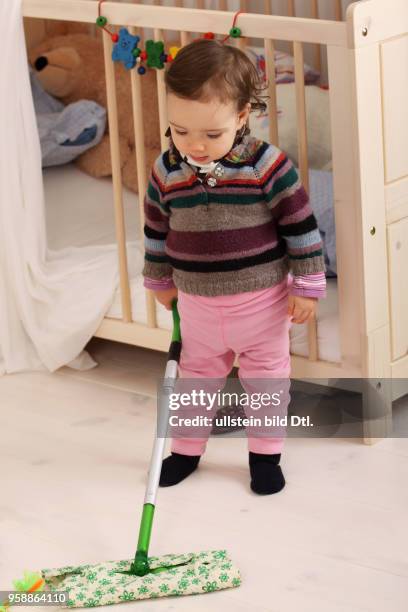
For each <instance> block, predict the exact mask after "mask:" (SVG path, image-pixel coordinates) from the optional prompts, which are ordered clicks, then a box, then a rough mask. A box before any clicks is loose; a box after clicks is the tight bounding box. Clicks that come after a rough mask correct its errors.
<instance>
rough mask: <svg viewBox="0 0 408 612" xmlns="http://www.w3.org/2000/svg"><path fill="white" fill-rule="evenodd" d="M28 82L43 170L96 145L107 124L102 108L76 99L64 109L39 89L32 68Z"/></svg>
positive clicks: (88, 101)
mask: <svg viewBox="0 0 408 612" xmlns="http://www.w3.org/2000/svg"><path fill="white" fill-rule="evenodd" d="M30 81H31V91H32V94H33V100H34V108H35V112H36V119H37V127H38V132H39V136H40V144H41V162H42V167H43V168H44V167H46V166H57V165H60V164H66V163H68V162H70V161H72V160H73V159H75V158H76V157H78V156H79V155H81V153H84V151H86V150H87V149H89V148H91V147H94V146H95V145H96V144H98V142H99V141H100V140H101V138H102V136H103V134H104V131H105V124H106V111H105V109H104V108H102V106H100V105H99V104H96V102H93V101H91V100H79V101H78V102H73V103H72V104H68V106H66V107H65V106H64V105H63V104H62V102H60V101H59V100H56V99H55V98H53V97H52V96H50V94H48V93H47V92H46V91H45V90H44V89H43V88H42V86H41V84H40V82H39V81H38V79H37V77H36V75H35V73H34V71H33V70H31V69H30Z"/></svg>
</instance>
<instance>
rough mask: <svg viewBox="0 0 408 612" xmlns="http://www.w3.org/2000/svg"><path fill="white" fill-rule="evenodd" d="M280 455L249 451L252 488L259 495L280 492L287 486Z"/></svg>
mask: <svg viewBox="0 0 408 612" xmlns="http://www.w3.org/2000/svg"><path fill="white" fill-rule="evenodd" d="M280 457H281V456H280V454H279V455H261V454H259V453H251V452H250V453H249V471H250V473H251V489H252V491H254V493H258V494H259V495H271V493H278V491H281V490H282V489H283V487H284V486H285V478H284V476H283V473H282V470H281V467H280V465H279V461H280Z"/></svg>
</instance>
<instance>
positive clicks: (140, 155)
mask: <svg viewBox="0 0 408 612" xmlns="http://www.w3.org/2000/svg"><path fill="white" fill-rule="evenodd" d="M129 31H130V33H131V34H133V35H134V34H135V32H136V28H129ZM142 78H143V77H142V76H141V75H140V74H138V72H137V70H130V87H131V92H132V110H133V127H134V131H135V152H136V163H137V187H138V192H139V217H140V232H139V233H140V239H141V240H142V241H143V239H144V232H143V228H144V223H145V219H144V210H143V208H144V207H143V200H144V194H145V193H146V188H147V180H146V155H145V144H144V121H143V102H142V81H141V79H142ZM145 300H146V313H147V325H148V326H149V327H157V314H156V301H155V299H154V295H153V292H152V291H149V290H146V291H145Z"/></svg>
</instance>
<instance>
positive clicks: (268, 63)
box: [264, 39, 279, 147]
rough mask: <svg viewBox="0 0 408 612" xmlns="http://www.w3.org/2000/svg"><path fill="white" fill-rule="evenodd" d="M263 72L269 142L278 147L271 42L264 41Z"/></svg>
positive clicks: (274, 78)
mask: <svg viewBox="0 0 408 612" xmlns="http://www.w3.org/2000/svg"><path fill="white" fill-rule="evenodd" d="M264 45H265V71H266V78H267V80H268V96H269V99H268V116H269V140H270V142H271V143H272V144H274V145H275V146H277V147H278V146H279V130H278V101H277V96H276V77H275V46H274V44H273V41H272V40H269V39H265V41H264Z"/></svg>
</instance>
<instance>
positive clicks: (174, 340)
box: [168, 300, 181, 363]
mask: <svg viewBox="0 0 408 612" xmlns="http://www.w3.org/2000/svg"><path fill="white" fill-rule="evenodd" d="M171 309H172V313H173V334H172V336H171V344H170V348H169V354H168V361H176V362H177V363H179V362H180V354H181V333H180V315H179V312H178V309H177V300H173V302H172V305H171Z"/></svg>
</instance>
